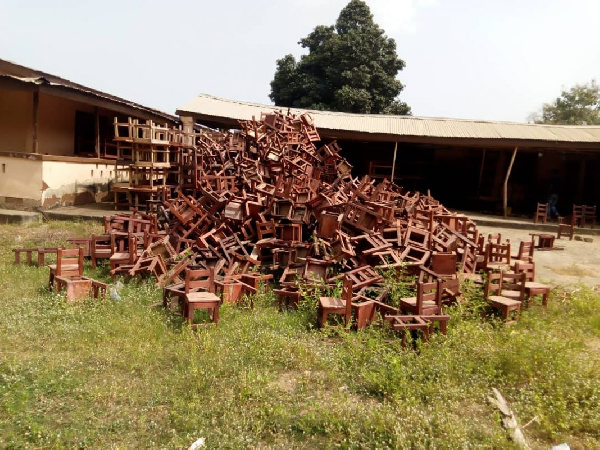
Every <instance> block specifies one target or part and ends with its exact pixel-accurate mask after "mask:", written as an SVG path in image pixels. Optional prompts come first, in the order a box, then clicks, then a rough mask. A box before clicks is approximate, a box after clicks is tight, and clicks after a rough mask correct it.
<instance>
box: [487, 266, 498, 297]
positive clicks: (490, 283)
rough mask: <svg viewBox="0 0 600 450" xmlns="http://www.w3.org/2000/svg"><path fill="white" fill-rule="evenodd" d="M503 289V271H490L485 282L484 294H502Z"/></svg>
mask: <svg viewBox="0 0 600 450" xmlns="http://www.w3.org/2000/svg"><path fill="white" fill-rule="evenodd" d="M501 290H502V272H488V274H487V280H486V282H485V289H484V296H485V298H488V297H489V296H490V295H500V291H501Z"/></svg>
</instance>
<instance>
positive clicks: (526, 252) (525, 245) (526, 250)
mask: <svg viewBox="0 0 600 450" xmlns="http://www.w3.org/2000/svg"><path fill="white" fill-rule="evenodd" d="M533 249H534V245H533V241H521V243H520V244H519V254H518V255H517V259H518V260H521V261H533Z"/></svg>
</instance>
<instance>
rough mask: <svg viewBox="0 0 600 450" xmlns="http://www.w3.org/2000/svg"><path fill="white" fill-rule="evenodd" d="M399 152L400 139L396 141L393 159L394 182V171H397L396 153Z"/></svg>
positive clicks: (392, 180)
mask: <svg viewBox="0 0 600 450" xmlns="http://www.w3.org/2000/svg"><path fill="white" fill-rule="evenodd" d="M397 153H398V141H396V142H395V143H394V160H393V161H392V179H391V180H390V181H391V182H392V183H393V182H394V173H395V171H396V154H397Z"/></svg>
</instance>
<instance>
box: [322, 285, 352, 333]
mask: <svg viewBox="0 0 600 450" xmlns="http://www.w3.org/2000/svg"><path fill="white" fill-rule="evenodd" d="M330 314H338V315H342V316H344V327H345V328H347V327H348V326H349V325H350V321H351V318H352V280H351V279H350V278H349V277H344V282H343V285H342V298H336V297H319V312H318V320H319V327H321V328H326V327H328V326H327V317H328V316H329V315H330Z"/></svg>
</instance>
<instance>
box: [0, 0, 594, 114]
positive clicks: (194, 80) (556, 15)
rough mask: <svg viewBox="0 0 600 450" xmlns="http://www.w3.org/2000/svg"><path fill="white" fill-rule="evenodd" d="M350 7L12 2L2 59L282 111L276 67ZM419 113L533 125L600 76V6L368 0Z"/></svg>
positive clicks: (301, 1)
mask: <svg viewBox="0 0 600 450" xmlns="http://www.w3.org/2000/svg"><path fill="white" fill-rule="evenodd" d="M348 1H349V0H279V1H277V0H275V1H274V0H252V1H247V0H244V1H242V0H220V1H205V0H195V1H192V0H190V1H188V0H182V1H177V0H171V1H170V2H165V1H160V2H159V1H154V0H145V1H143V0H120V1H113V0H102V1H98V0H94V1H91V0H54V1H52V2H48V1H40V0H28V1H27V2H18V1H12V0H0V59H7V60H10V61H13V62H15V63H18V64H21V65H24V66H28V67H32V68H35V69H38V70H42V71H45V72H48V73H51V74H53V75H57V76H60V77H63V78H67V79H69V80H71V81H74V82H76V83H80V84H83V85H86V86H89V87H92V88H94V89H98V90H101V91H105V92H107V93H110V94H113V95H117V96H120V97H123V98H126V99H128V100H132V101H135V102H138V103H141V104H143V105H145V106H149V107H153V108H156V109H160V110H162V111H165V112H168V113H175V110H176V109H177V107H178V106H181V105H183V104H185V103H187V102H188V101H190V100H191V99H192V98H193V97H195V96H196V95H198V94H200V93H205V94H210V95H215V96H219V97H224V98H228V99H233V100H241V101H249V102H256V103H263V104H271V102H270V100H269V92H270V85H269V83H270V81H271V80H272V79H273V75H274V72H275V63H276V60H277V59H279V58H282V57H283V56H284V55H286V54H288V53H292V54H294V55H295V56H296V57H299V56H300V55H301V54H302V52H303V49H302V48H301V47H300V46H299V45H298V41H299V40H300V39H301V38H303V37H305V36H306V35H308V34H309V33H310V32H311V31H312V30H313V29H314V27H315V26H317V25H332V24H333V23H334V22H335V20H336V18H337V16H338V15H339V12H340V10H341V9H342V8H343V7H344V6H345V5H346V4H347V3H348ZM367 4H368V5H369V6H370V7H371V11H372V13H373V15H374V19H375V22H377V23H378V24H379V25H380V26H381V27H382V28H383V29H384V30H385V31H386V34H387V35H388V36H389V37H392V38H394V39H395V40H396V43H397V51H398V56H399V57H400V58H402V59H403V60H404V61H405V62H406V67H405V69H404V70H403V71H401V72H400V73H399V74H398V78H399V79H400V81H401V82H402V83H403V84H404V85H405V89H404V90H403V91H402V93H401V95H400V98H401V99H402V100H403V101H405V102H407V103H408V104H409V106H411V108H412V111H413V115H415V116H424V117H449V118H463V119H481V120H501V121H514V122H526V121H527V120H528V118H530V116H531V114H532V113H534V112H536V111H539V110H540V109H541V106H542V104H543V103H548V102H552V101H553V100H554V99H555V98H556V97H557V96H559V95H560V92H561V90H562V89H569V88H570V87H572V86H573V85H575V84H578V83H579V84H581V83H588V82H590V81H591V80H592V79H596V80H600V45H599V42H598V41H599V40H598V26H597V23H598V18H599V17H600V1H598V0H570V1H566V0H367Z"/></svg>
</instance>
